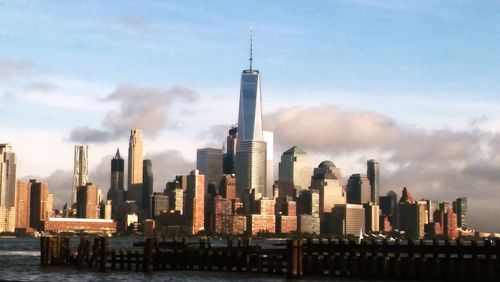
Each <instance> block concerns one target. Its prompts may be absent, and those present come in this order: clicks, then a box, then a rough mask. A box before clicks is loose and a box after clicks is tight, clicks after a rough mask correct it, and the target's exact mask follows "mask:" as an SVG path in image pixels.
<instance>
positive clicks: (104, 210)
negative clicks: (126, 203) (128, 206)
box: [100, 200, 113, 219]
mask: <svg viewBox="0 0 500 282" xmlns="http://www.w3.org/2000/svg"><path fill="white" fill-rule="evenodd" d="M100 206H101V207H100V213H101V214H100V218H101V219H111V213H112V211H113V202H112V201H110V200H107V201H101V203H100Z"/></svg>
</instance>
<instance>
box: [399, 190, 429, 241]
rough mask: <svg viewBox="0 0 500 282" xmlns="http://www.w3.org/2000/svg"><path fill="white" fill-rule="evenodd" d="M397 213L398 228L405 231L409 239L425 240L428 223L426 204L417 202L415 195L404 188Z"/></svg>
mask: <svg viewBox="0 0 500 282" xmlns="http://www.w3.org/2000/svg"><path fill="white" fill-rule="evenodd" d="M396 211H397V212H396V215H397V216H396V218H397V220H396V226H397V228H398V229H399V230H402V231H405V234H406V236H407V237H408V239H421V238H423V236H424V228H425V223H426V221H427V214H426V205H425V203H423V204H421V203H419V202H417V201H415V198H414V197H413V195H412V194H411V193H410V192H409V191H408V190H407V189H406V187H404V188H403V193H402V195H401V199H400V200H399V203H398V205H397V209H396Z"/></svg>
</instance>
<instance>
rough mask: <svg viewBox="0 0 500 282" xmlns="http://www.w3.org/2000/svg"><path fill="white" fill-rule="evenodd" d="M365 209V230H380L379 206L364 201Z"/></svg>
mask: <svg viewBox="0 0 500 282" xmlns="http://www.w3.org/2000/svg"><path fill="white" fill-rule="evenodd" d="M363 208H364V209H365V232H378V231H380V227H379V226H380V208H379V206H378V205H377V204H376V203H373V202H369V203H364V204H363Z"/></svg>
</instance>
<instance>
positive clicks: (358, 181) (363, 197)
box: [347, 173, 374, 205]
mask: <svg viewBox="0 0 500 282" xmlns="http://www.w3.org/2000/svg"><path fill="white" fill-rule="evenodd" d="M371 196H372V193H371V188H370V181H369V180H368V177H366V176H364V175H361V174H359V173H358V174H353V175H351V177H349V180H348V181H347V202H348V203H350V204H358V205H362V204H364V203H368V202H374V201H372V197H371Z"/></svg>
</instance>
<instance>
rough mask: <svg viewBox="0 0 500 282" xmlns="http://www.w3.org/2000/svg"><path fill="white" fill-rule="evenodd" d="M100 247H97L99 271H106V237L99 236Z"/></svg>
mask: <svg viewBox="0 0 500 282" xmlns="http://www.w3.org/2000/svg"><path fill="white" fill-rule="evenodd" d="M100 239H101V248H100V249H99V271H100V272H106V263H107V259H108V241H107V238H106V237H101V238H100Z"/></svg>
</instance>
